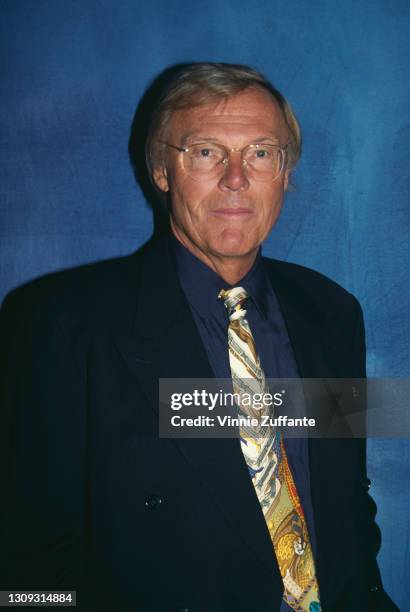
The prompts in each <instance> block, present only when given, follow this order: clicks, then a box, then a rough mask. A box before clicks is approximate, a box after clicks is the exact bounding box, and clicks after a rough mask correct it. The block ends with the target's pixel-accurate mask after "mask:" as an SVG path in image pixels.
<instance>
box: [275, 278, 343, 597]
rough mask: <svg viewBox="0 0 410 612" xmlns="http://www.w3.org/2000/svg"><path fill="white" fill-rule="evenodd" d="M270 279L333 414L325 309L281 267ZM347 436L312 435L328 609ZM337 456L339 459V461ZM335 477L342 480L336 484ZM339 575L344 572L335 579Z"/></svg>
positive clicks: (305, 366)
mask: <svg viewBox="0 0 410 612" xmlns="http://www.w3.org/2000/svg"><path fill="white" fill-rule="evenodd" d="M271 282H272V286H273V288H274V291H275V294H276V296H277V298H278V301H279V305H280V308H281V312H282V315H283V317H284V319H285V323H286V326H287V331H288V334H289V338H290V341H291V344H292V347H293V349H294V353H295V358H296V362H297V365H298V369H299V373H300V375H301V377H302V378H314V379H316V380H315V384H316V393H317V395H318V396H320V397H321V398H326V396H327V398H328V399H327V401H328V408H329V410H328V412H329V413H330V414H331V413H333V411H334V408H333V406H332V401H331V399H329V389H331V383H329V382H328V383H325V380H324V379H326V378H329V379H331V378H332V377H335V378H336V375H335V373H334V371H332V369H331V363H332V360H331V359H326V357H327V354H328V351H329V339H328V337H327V336H328V334H329V333H330V330H329V329H328V328H327V325H326V319H325V315H324V313H323V312H322V313H321V312H319V311H318V309H317V308H316V307H315V305H313V304H312V303H309V302H308V301H306V300H304V299H303V295H304V294H303V292H302V291H300V289H299V291H298V288H297V285H296V283H295V282H291V283H290V282H289V281H288V280H287V277H285V276H284V275H282V274H281V273H280V269H278V274H275V273H273V274H272V275H271ZM329 384H330V386H329ZM313 408H314V407H313ZM343 442H344V440H337V439H331V438H317V439H314V438H313V439H312V438H311V439H309V440H308V450H309V470H310V488H311V499H312V505H313V514H314V526H315V534H316V542H317V555H316V572H317V575H318V579H319V587H320V593H321V600H322V604H323V605H324V608H325V609H328V608H329V609H330V608H331V607H332V606H333V603H334V601H335V598H336V597H337V595H338V591H339V588H341V586H342V585H343V582H342V578H343V576H340V572H337V570H336V566H337V563H340V559H339V558H338V553H337V550H338V548H339V547H338V538H339V537H340V533H341V531H340V529H341V527H342V526H341V525H339V526H338V527H337V528H335V525H334V523H333V516H334V507H335V505H336V506H337V507H338V516H340V513H341V512H340V508H343V506H344V505H345V503H346V500H344V498H343V491H342V489H343V485H342V483H343V478H344V472H343V468H344V466H345V459H346V458H345V457H344V454H343V453H346V449H345V447H344V446H343ZM339 448H340V451H339ZM338 453H339V454H338ZM337 456H338V457H339V459H338V460H337V463H335V457H337ZM335 480H336V482H338V483H339V486H336V485H335ZM346 511H348V508H346ZM336 576H339V577H340V580H338V581H337V582H336V579H335V577H336Z"/></svg>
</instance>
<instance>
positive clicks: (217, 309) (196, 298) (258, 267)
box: [170, 235, 269, 318]
mask: <svg viewBox="0 0 410 612" xmlns="http://www.w3.org/2000/svg"><path fill="white" fill-rule="evenodd" d="M170 244H171V251H172V252H173V254H174V257H175V261H176V266H177V271H178V276H179V280H180V282H181V285H182V288H183V290H184V293H185V295H186V297H187V299H188V301H189V303H190V305H191V306H192V307H193V308H195V310H196V311H197V312H198V313H199V314H200V315H201V317H203V318H209V317H211V316H213V315H214V316H218V315H219V316H220V313H221V300H218V294H219V292H220V290H221V289H231V288H232V287H238V286H240V287H244V289H246V291H247V292H248V294H249V296H250V297H251V299H252V301H253V303H254V304H256V307H257V308H258V310H259V311H260V313H261V314H262V315H263V316H264V317H265V318H267V316H268V305H267V295H268V283H269V280H268V278H267V274H266V270H265V266H264V263H263V258H262V253H261V249H259V251H258V254H257V256H256V259H255V262H254V264H253V266H252V268H251V269H250V270H249V272H248V273H247V274H246V275H245V276H244V277H243V278H242V279H241V280H240V281H238V282H237V283H235V285H229V284H228V283H226V281H224V280H223V279H222V278H221V277H220V276H218V274H216V272H214V271H213V270H212V269H211V268H209V267H208V266H207V265H206V264H205V263H203V262H202V261H201V260H200V259H198V258H197V257H195V255H193V254H192V253H191V252H190V251H188V249H187V248H185V247H184V246H183V245H182V244H181V243H180V242H179V240H177V238H175V237H174V236H173V235H171V239H170ZM224 310H225V309H224Z"/></svg>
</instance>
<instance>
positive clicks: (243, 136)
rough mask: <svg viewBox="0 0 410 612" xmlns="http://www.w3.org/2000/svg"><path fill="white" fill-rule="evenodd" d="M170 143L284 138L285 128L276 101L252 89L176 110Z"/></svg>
mask: <svg viewBox="0 0 410 612" xmlns="http://www.w3.org/2000/svg"><path fill="white" fill-rule="evenodd" d="M169 137H170V139H171V138H172V142H175V143H176V144H182V143H184V142H186V141H187V140H189V139H190V138H194V137H195V138H198V137H199V138H201V137H203V138H206V139H209V138H212V139H215V140H224V139H234V140H235V142H239V141H241V140H249V139H258V138H267V137H271V138H274V139H278V140H282V139H284V138H285V139H286V137H287V127H286V122H285V118H284V116H283V113H282V111H281V109H280V107H279V104H278V102H277V101H276V100H275V99H274V98H273V96H271V95H270V94H269V92H267V91H265V90H264V89H261V88H258V87H255V88H250V89H247V90H245V91H242V92H240V93H238V94H235V95H233V96H231V97H229V98H225V99H222V100H219V101H217V102H212V103H210V104H205V105H203V106H194V107H192V108H186V109H181V110H178V111H175V112H174V113H173V114H172V116H171V120H170V124H169Z"/></svg>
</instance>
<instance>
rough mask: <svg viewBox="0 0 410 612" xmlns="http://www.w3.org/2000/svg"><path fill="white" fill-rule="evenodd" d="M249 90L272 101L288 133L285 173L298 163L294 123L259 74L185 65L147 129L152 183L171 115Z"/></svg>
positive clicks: (280, 97)
mask: <svg viewBox="0 0 410 612" xmlns="http://www.w3.org/2000/svg"><path fill="white" fill-rule="evenodd" d="M250 87H261V88H263V89H265V90H266V91H268V92H269V93H270V94H271V95H272V97H273V98H274V99H275V100H276V102H277V103H278V105H279V108H280V109H281V111H282V113H283V116H284V118H285V122H286V125H287V127H288V130H289V148H288V155H287V165H286V169H287V170H288V171H292V170H293V169H294V168H295V166H296V164H297V163H298V161H299V158H300V154H301V145H302V137H301V131H300V126H299V123H298V120H297V119H296V116H295V113H294V112H293V110H292V108H291V106H290V104H289V103H288V102H287V100H286V99H285V97H284V96H283V95H282V94H281V93H280V91H278V90H277V89H276V88H275V87H274V86H273V85H272V83H270V82H269V81H268V80H267V79H266V78H265V77H264V76H263V75H262V74H260V73H259V72H257V71H256V70H254V69H253V68H249V67H248V66H242V65H239V64H221V63H218V64H216V63H195V64H188V65H185V66H184V67H183V68H181V70H180V71H179V72H177V74H176V75H175V76H174V78H173V79H172V81H171V82H170V83H169V84H168V86H167V87H165V89H164V90H163V92H162V95H161V96H160V98H159V102H158V105H157V107H156V108H155V110H154V112H153V114H152V116H151V122H150V126H149V129H148V136H147V140H146V146H145V158H146V164H147V169H148V173H149V175H150V177H151V180H152V182H154V181H153V172H154V169H155V168H157V167H159V166H163V165H164V164H165V151H166V145H164V144H163V143H164V142H165V141H166V140H167V130H168V126H169V123H170V120H171V116H172V114H173V113H174V112H175V111H177V110H181V109H185V108H192V107H193V106H203V105H206V104H210V103H212V102H217V101H219V100H222V99H224V98H228V97H229V96H233V95H235V94H238V93H239V92H241V91H244V90H245V89H248V88H250Z"/></svg>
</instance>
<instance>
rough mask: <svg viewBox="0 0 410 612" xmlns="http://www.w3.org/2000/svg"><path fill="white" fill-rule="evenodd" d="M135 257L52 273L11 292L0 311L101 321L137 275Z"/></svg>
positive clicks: (136, 256)
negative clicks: (99, 319) (93, 318)
mask: <svg viewBox="0 0 410 612" xmlns="http://www.w3.org/2000/svg"><path fill="white" fill-rule="evenodd" d="M138 259H139V258H138V254H137V253H134V254H132V255H127V256H124V257H117V258H112V259H107V260H102V261H98V262H95V263H90V264H85V265H82V266H79V267H75V268H68V269H65V270H60V271H57V272H52V273H50V274H47V275H45V276H42V277H39V278H36V279H34V280H31V281H29V282H27V283H25V284H24V285H21V286H19V287H17V288H16V289H14V290H12V291H11V292H10V293H9V294H8V295H7V296H6V298H5V299H4V302H3V306H2V312H3V314H4V313H9V312H11V313H12V316H13V317H21V316H23V317H29V319H30V320H37V321H38V320H39V319H40V318H43V319H44V318H49V319H50V320H52V319H55V318H57V319H60V320H74V319H78V318H81V317H83V318H84V317H85V318H86V319H87V318H92V317H95V318H97V319H98V318H101V317H103V316H104V312H106V311H107V310H109V308H110V306H111V305H112V303H113V301H114V300H116V301H117V303H121V300H122V299H123V297H125V294H126V293H128V294H129V291H130V286H132V284H133V280H134V279H135V277H136V275H137V272H138V268H139V265H138Z"/></svg>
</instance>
